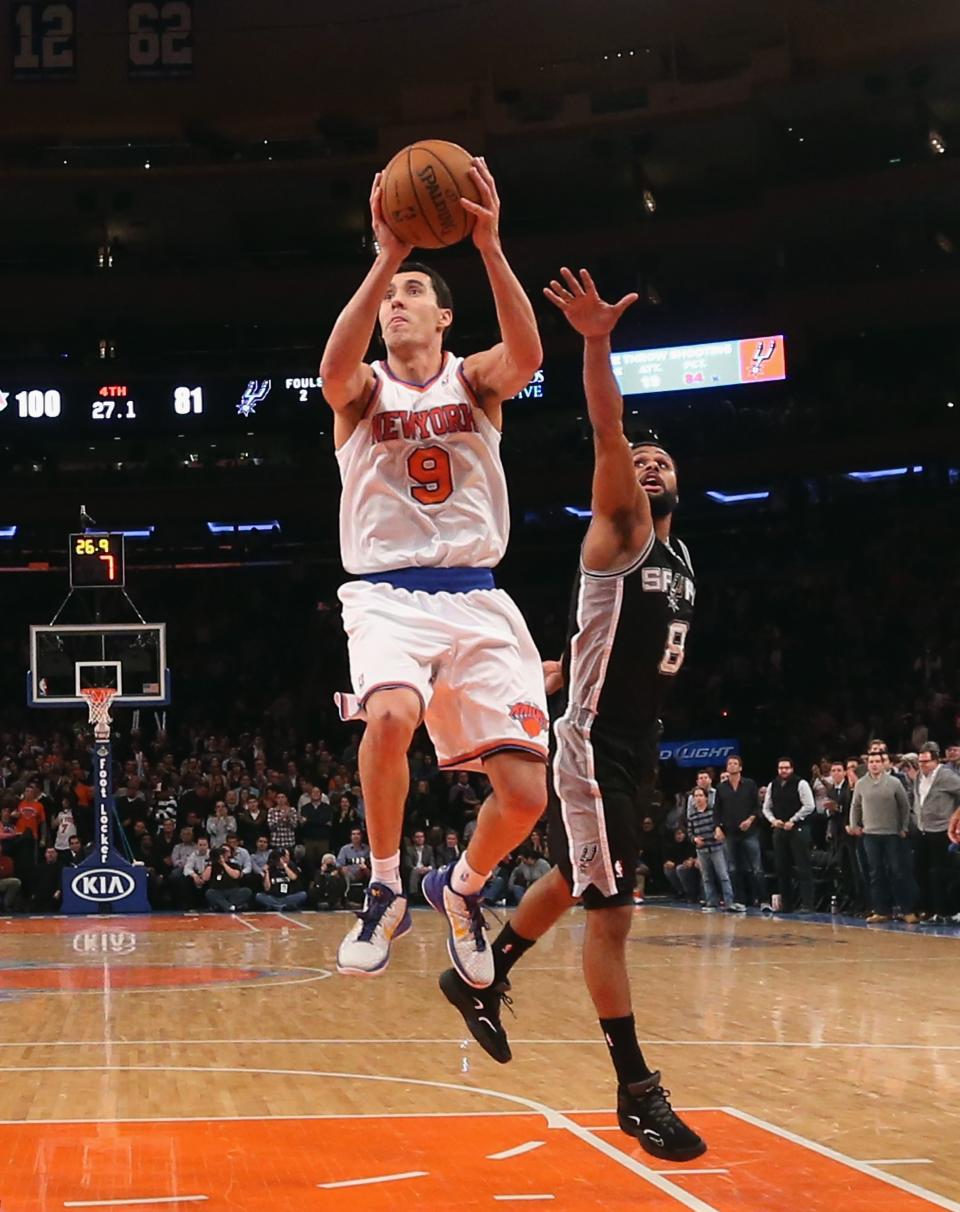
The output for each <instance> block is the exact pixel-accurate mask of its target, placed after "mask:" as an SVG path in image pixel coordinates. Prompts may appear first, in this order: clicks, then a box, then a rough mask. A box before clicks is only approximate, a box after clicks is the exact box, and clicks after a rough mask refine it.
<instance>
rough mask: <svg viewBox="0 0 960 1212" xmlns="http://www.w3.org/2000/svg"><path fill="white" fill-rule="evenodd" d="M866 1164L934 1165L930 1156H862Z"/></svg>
mask: <svg viewBox="0 0 960 1212" xmlns="http://www.w3.org/2000/svg"><path fill="white" fill-rule="evenodd" d="M860 1163H861V1165H864V1166H932V1165H933V1162H932V1161H931V1159H930V1158H929V1157H870V1158H867V1157H861V1158H860Z"/></svg>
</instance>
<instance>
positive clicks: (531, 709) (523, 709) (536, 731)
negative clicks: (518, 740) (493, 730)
mask: <svg viewBox="0 0 960 1212" xmlns="http://www.w3.org/2000/svg"><path fill="white" fill-rule="evenodd" d="M510 718H511V720H516V721H517V723H518V724H519V725H520V727H521V728H522V729H523V731H524V732H525V733H526V734H527V736H528V737H530V738H531V740H532V739H533V738H534V737H538V736H539V735H540V733H541V732H546V731H547V729H548V728H549V727H550V721H549V720H548V719H547V717H546V715H544V713H543V712H542V711H541V710H540V708H539V707H535V706H534V704H533V703H512V704H511V705H510Z"/></svg>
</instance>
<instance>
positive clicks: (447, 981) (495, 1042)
mask: <svg viewBox="0 0 960 1212" xmlns="http://www.w3.org/2000/svg"><path fill="white" fill-rule="evenodd" d="M509 988H510V982H509V981H500V982H499V983H498V984H496V985H491V986H490V988H489V989H472V988H471V987H470V986H469V985H468V984H467V982H466V981H465V980H464V979H463V977H462V976H460V974H459V973H458V972H457V970H456V969H455V968H448V969H447V970H446V972H442V973H441V974H440V990H441V992H442V993H443V996H444V997H445V998H446V999H447V1001H448V1002H449V1003H450V1005H451V1006H453V1007H454V1008H455V1009H457V1010H459V1011H460V1014H461V1015H462V1016H463V1021H464V1022H465V1023H466V1024H467V1027H468V1028H469V1029H470V1034H471V1035H472V1036H473V1038H474V1039H475V1040H476V1041H477V1043H478V1044H479V1045H480V1047H481V1048H482V1049H483V1050H484V1052H486V1054H487V1055H488V1056H492V1057H493V1059H494V1060H495V1061H498V1062H499V1063H500V1064H501V1065H505V1064H506V1063H507V1061H508V1060H511V1059H512V1056H513V1054H512V1053H511V1051H510V1044H509V1043H508V1042H507V1033H506V1031H504V1029H503V1025H502V1023H501V1022H500V1004H501V1002H502V1003H503V1004H504V1005H506V1006H510V1005H512V1002H511V1000H510V998H509V997H507V990H508V989H509Z"/></svg>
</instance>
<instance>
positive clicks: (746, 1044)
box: [0, 931, 960, 1111]
mask: <svg viewBox="0 0 960 1212" xmlns="http://www.w3.org/2000/svg"><path fill="white" fill-rule="evenodd" d="M261 933H262V931H261ZM178 966H179V965H174V964H159V965H157V967H178ZM294 969H299V970H301V971H304V972H315V973H316V974H317V975H316V976H306V977H302V978H297V979H295V980H289V981H272V982H271V983H270V986H269V987H270V988H271V989H277V988H279V987H281V986H282V985H297V984H300V985H302V984H308V983H309V982H310V981H314V980H327V979H329V978H330V977H331V976H332V973H331V972H329V971H328V970H327V969H326V968H315V969H314V968H310V967H309V966H308V965H306V964H296V965H294ZM274 970H275V971H278V972H280V971H284V969H283V968H282V967H279V968H278V967H275V968H274ZM195 987H196V988H200V987H201V986H190V987H189V988H195ZM228 987H229V988H230V989H250V988H254V987H256V988H261V987H262V986H252V985H249V984H243V983H242V982H237V983H236V984H233V985H230V986H228ZM202 988H204V989H210V988H217V989H219V988H221V986H220V985H204V986H202ZM183 991H184V990H183V989H181V988H171V989H159V990H158V989H154V988H150V989H123V990H122V992H123V993H158V992H159V993H165V992H173V993H182V992H183ZM44 992H50V990H44ZM69 992H70V993H71V994H73V993H95V994H97V995H98V996H99V995H100V994H101V993H102V992H103V991H102V990H101V989H79V990H70V991H69ZM510 1042H511V1043H512V1044H529V1045H536V1046H540V1047H547V1046H548V1045H551V1044H555V1045H557V1046H559V1047H562V1048H570V1047H580V1046H582V1045H587V1044H590V1045H594V1046H597V1047H599V1046H601V1045H602V1046H604V1047H606V1044H604V1041H603V1040H602V1039H594V1038H593V1037H592V1036H591V1037H590V1038H589V1039H536V1038H532V1039H514V1038H513V1037H512V1036H511V1039H510ZM637 1042H638V1043H640V1044H648V1045H654V1044H656V1045H659V1046H661V1047H664V1048H805V1049H809V1050H810V1051H811V1052H818V1051H826V1050H828V1049H850V1050H852V1051H875V1052H885V1051H897V1052H960V1044H907V1043H897V1044H894V1043H890V1044H883V1043H823V1042H821V1041H820V1040H769V1039H710V1040H702V1039H641V1040H638V1041H637ZM113 1043H114V1044H115V1045H123V1046H124V1047H140V1046H146V1045H149V1044H182V1045H187V1044H189V1045H192V1046H195V1045H196V1044H202V1043H211V1044H212V1043H217V1044H229V1045H235V1044H236V1045H242V1044H251V1045H253V1044H256V1045H257V1047H262V1046H263V1045H264V1044H282V1045H287V1044H303V1045H317V1046H318V1047H319V1046H321V1045H323V1046H327V1047H329V1046H332V1045H343V1046H344V1047H350V1046H351V1045H353V1046H356V1047H369V1046H370V1045H371V1044H376V1045H377V1046H378V1047H389V1046H391V1045H398V1046H402V1047H409V1046H410V1045H411V1044H414V1045H416V1044H422V1045H424V1046H427V1045H429V1046H430V1047H434V1046H436V1045H438V1044H441V1045H442V1044H448V1045H449V1046H450V1047H453V1046H454V1045H456V1046H457V1047H458V1048H459V1047H461V1046H462V1045H463V1036H462V1035H460V1036H457V1037H456V1038H443V1039H426V1038H419V1037H418V1038H407V1039H382V1038H380V1037H378V1036H370V1037H363V1038H360V1037H355V1038H352V1039H346V1038H344V1037H343V1036H330V1037H326V1038H319V1037H311V1038H309V1039H306V1038H299V1037H297V1036H287V1037H279V1036H278V1037H275V1038H272V1039H271V1038H267V1039H253V1038H250V1037H248V1036H244V1037H243V1038H241V1039H224V1038H222V1037H221V1036H218V1037H217V1038H216V1039H208V1040H205V1039H204V1038H203V1037H202V1036H196V1035H195V1036H193V1037H191V1038H190V1039H166V1038H163V1039H124V1040H114V1041H113ZM98 1044H99V1045H100V1046H102V1045H103V1040H102V1039H79V1040H62V1039H56V1040H20V1041H13V1042H11V1041H10V1040H0V1048H89V1047H96V1046H97V1045H98ZM602 1109H603V1108H600V1110H602ZM686 1110H688V1111H691V1110H713V1108H711V1107H704V1108H694V1107H687V1108H686Z"/></svg>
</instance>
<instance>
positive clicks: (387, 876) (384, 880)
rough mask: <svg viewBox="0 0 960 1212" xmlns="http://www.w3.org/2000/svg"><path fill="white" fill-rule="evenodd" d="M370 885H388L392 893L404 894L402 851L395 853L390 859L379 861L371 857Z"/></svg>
mask: <svg viewBox="0 0 960 1212" xmlns="http://www.w3.org/2000/svg"><path fill="white" fill-rule="evenodd" d="M370 883H371V884H386V886H387V887H388V888H389V889H390V891H391V892H399V893H402V892H403V884H401V883H400V851H399V850H397V851H395V852H394V853H393V854H392V855H391V856H390V857H389V858H385V859H378V858H374V856H373V855H372V854H371V856H370Z"/></svg>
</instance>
